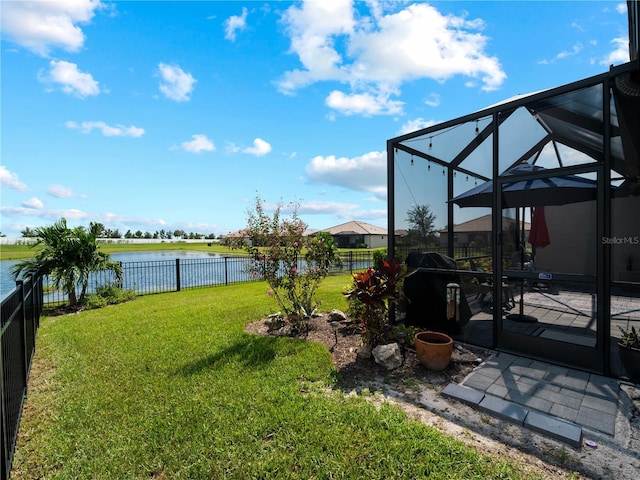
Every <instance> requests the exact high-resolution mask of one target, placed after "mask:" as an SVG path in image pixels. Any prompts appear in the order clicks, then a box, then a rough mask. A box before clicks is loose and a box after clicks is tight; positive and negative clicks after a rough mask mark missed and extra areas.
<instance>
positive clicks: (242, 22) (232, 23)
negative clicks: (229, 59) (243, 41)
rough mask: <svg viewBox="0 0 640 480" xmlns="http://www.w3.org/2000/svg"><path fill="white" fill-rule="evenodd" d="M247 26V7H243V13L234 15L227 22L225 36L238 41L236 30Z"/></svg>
mask: <svg viewBox="0 0 640 480" xmlns="http://www.w3.org/2000/svg"><path fill="white" fill-rule="evenodd" d="M246 26H247V8H246V7H242V15H232V16H231V17H229V18H228V19H227V20H226V22H225V29H224V38H226V39H227V40H231V41H232V42H235V41H236V31H238V30H244V29H245V28H246Z"/></svg>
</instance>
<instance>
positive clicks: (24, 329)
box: [16, 280, 29, 389]
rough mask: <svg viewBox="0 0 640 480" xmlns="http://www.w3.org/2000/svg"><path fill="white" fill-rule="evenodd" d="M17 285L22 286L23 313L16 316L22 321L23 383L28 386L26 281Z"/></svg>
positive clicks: (21, 307) (17, 282) (21, 304)
mask: <svg viewBox="0 0 640 480" xmlns="http://www.w3.org/2000/svg"><path fill="white" fill-rule="evenodd" d="M16 286H17V287H18V288H20V310H21V314H20V315H17V316H16V320H19V321H20V346H21V348H22V359H23V360H24V377H23V379H22V380H23V382H24V383H23V385H24V388H25V389H26V388H27V382H28V381H29V353H28V348H27V312H26V310H27V309H26V308H25V304H24V281H22V280H18V281H16Z"/></svg>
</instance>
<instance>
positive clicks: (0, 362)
mask: <svg viewBox="0 0 640 480" xmlns="http://www.w3.org/2000/svg"><path fill="white" fill-rule="evenodd" d="M2 335H4V332H2ZM3 343H4V342H3V341H2V336H0V406H2V415H1V418H0V422H1V425H0V430H1V432H0V434H2V452H1V453H2V467H1V470H0V473H1V475H2V480H5V479H7V478H9V472H7V469H8V468H9V449H10V448H11V447H10V444H11V439H10V438H9V428H8V426H7V418H6V417H7V405H6V402H5V398H6V395H5V390H6V388H7V386H6V385H5V377H6V376H5V372H4V352H3V348H2V346H3Z"/></svg>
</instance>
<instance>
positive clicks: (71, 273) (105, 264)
mask: <svg viewBox="0 0 640 480" xmlns="http://www.w3.org/2000/svg"><path fill="white" fill-rule="evenodd" d="M100 231H101V225H100V224H97V223H93V222H92V223H90V224H89V229H85V228H84V227H76V228H74V229H70V228H69V227H67V221H66V220H65V219H64V218H61V219H60V220H58V221H57V222H56V223H54V224H53V225H51V226H47V227H38V228H36V229H35V230H34V232H35V234H36V237H37V238H38V241H37V242H36V243H35V245H42V246H43V248H42V250H40V251H39V252H38V253H37V254H36V256H35V257H34V258H29V259H26V260H22V261H20V262H18V263H17V264H15V265H14V266H13V267H12V268H11V274H12V275H13V277H14V279H16V278H17V277H18V276H19V275H20V274H21V273H22V274H23V275H24V276H25V277H30V276H33V275H34V274H35V273H36V272H37V271H39V272H40V273H41V274H42V275H48V276H49V277H51V279H52V280H53V285H54V287H55V288H62V290H63V291H64V292H65V293H66V294H67V295H68V297H69V305H70V306H75V305H77V304H78V303H80V304H82V302H83V301H84V298H85V295H86V293H87V287H88V286H89V274H91V273H92V272H97V271H111V272H113V273H114V275H115V277H116V281H118V282H120V281H121V279H122V266H121V265H120V264H119V263H118V262H114V261H112V260H111V259H110V257H109V254H107V253H104V252H100V251H99V250H98V242H97V238H98V235H99V234H100ZM35 245H34V246H35ZM78 285H79V286H80V287H81V290H80V296H79V297H77V296H76V288H77V286H78Z"/></svg>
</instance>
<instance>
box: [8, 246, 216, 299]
mask: <svg viewBox="0 0 640 480" xmlns="http://www.w3.org/2000/svg"><path fill="white" fill-rule="evenodd" d="M111 258H112V260H115V261H116V262H122V263H123V264H132V265H134V266H135V270H136V271H139V270H141V269H143V268H145V264H146V267H147V269H150V268H151V265H154V264H155V262H161V263H160V264H159V265H162V264H170V265H175V261H176V259H179V260H197V259H200V260H203V259H216V258H217V259H221V258H222V257H221V255H220V254H217V253H207V252H196V251H182V250H163V251H153V252H127V253H114V254H111ZM146 262H153V263H146ZM16 263H18V260H2V261H0V298H2V299H4V298H5V297H6V296H7V294H9V293H11V292H12V291H13V289H14V288H15V286H16V282H15V281H14V280H13V278H12V276H11V268H12V267H13V265H15V264H16ZM174 270H175V269H174ZM124 282H126V283H127V284H129V283H130V282H127V278H126V273H125V279H124ZM135 283H139V282H135V281H133V284H132V285H130V286H128V285H123V287H124V288H135ZM145 283H146V282H145ZM174 285H175V277H174ZM174 290H175V288H174Z"/></svg>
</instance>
